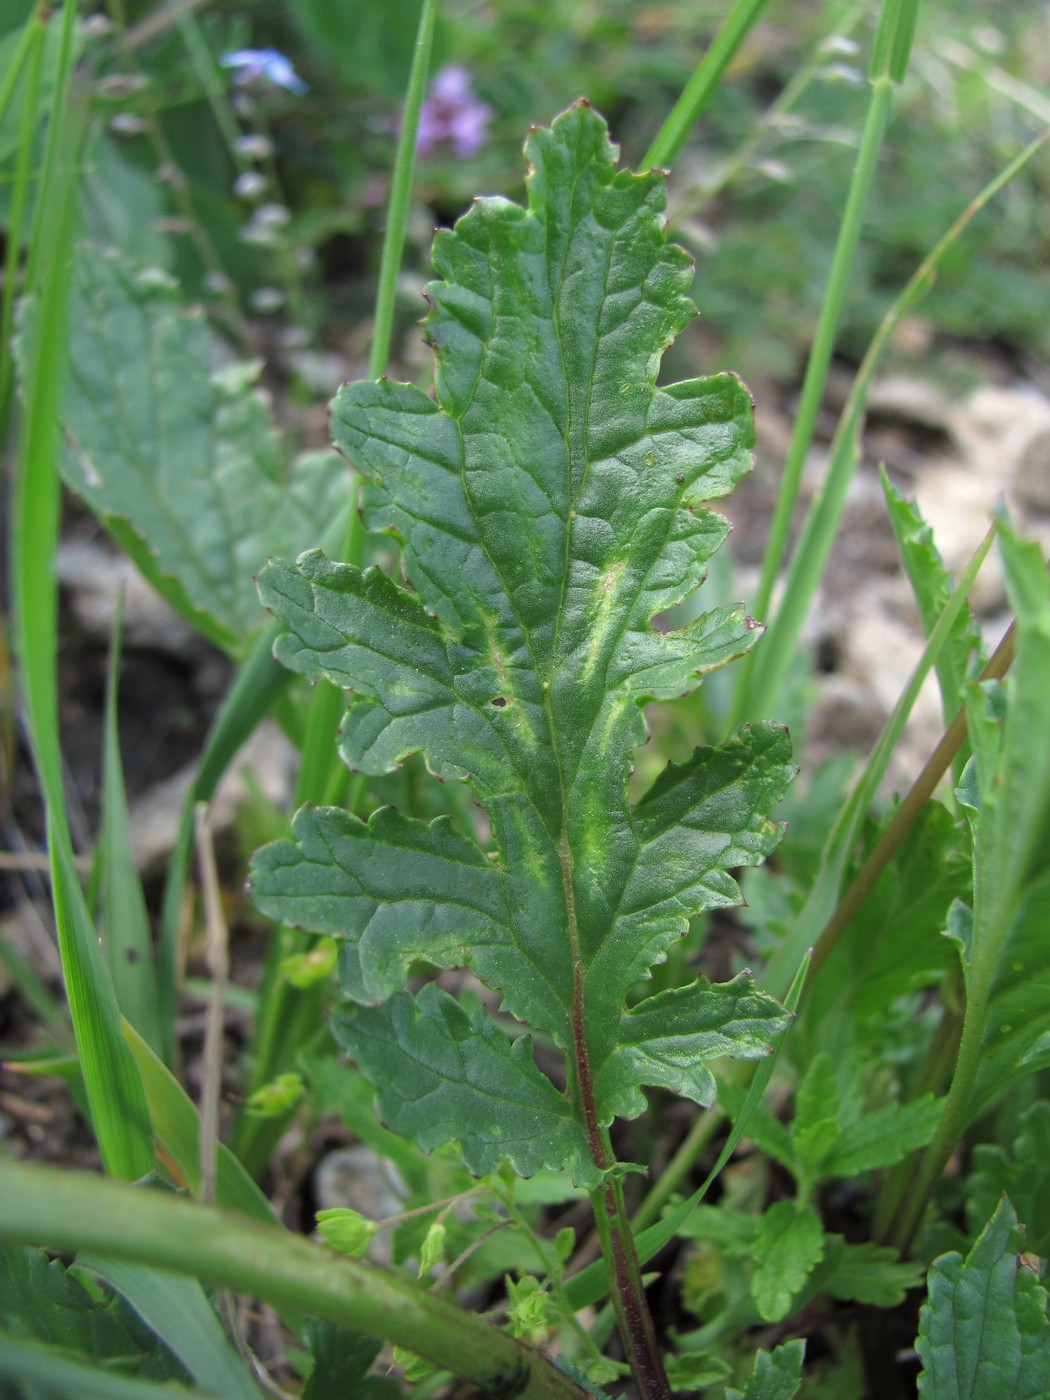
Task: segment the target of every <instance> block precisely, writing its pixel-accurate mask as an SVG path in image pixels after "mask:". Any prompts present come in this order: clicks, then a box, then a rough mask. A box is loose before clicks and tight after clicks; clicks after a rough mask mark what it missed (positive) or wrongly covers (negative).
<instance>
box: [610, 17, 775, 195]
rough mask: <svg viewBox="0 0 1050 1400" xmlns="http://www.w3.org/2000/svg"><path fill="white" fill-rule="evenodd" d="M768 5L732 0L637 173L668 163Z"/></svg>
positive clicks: (683, 142) (675, 154) (682, 143)
mask: <svg viewBox="0 0 1050 1400" xmlns="http://www.w3.org/2000/svg"><path fill="white" fill-rule="evenodd" d="M768 3H769V0H735V4H734V5H733V8H732V9H731V10H730V12H729V14H728V15H727V16H726V20H725V23H724V24H723V25H722V28H721V29H720V30H719V31H718V34H717V35H716V36H715V39H714V42H713V43H712V45H711V47H710V48H709V49H708V50H707V52H706V53H705V54H704V56H703V58H702V59H701V60H700V62H699V63H698V64H697V66H696V69H695V70H694V72H693V76H692V77H691V78H690V79H689V81H688V83H687V84H686V85H685V88H684V90H683V92H682V95H681V97H679V99H678V101H677V102H676V103H675V104H674V106H673V107H672V108H671V111H670V112H669V113H668V116H667V119H666V121H665V122H664V124H663V126H662V127H661V128H660V130H659V131H658V132H657V133H656V136H655V138H654V139H653V143H652V145H651V146H650V147H649V149H648V150H647V151H646V153H645V155H644V156H643V158H642V160H641V163H640V164H639V166H638V168H639V170H651V169H652V168H653V166H668V165H670V164H671V162H672V161H673V160H674V158H675V156H677V154H678V152H679V151H680V150H681V149H682V147H683V146H684V145H685V142H686V138H687V137H688V135H689V133H690V131H691V130H692V129H693V127H694V126H695V124H696V122H697V120H698V118H699V116H700V113H701V112H702V111H703V110H704V108H705V107H706V106H707V104H708V102H709V101H710V99H711V95H712V94H713V93H714V91H715V89H716V88H717V87H718V84H719V83H720V82H721V80H722V74H723V73H724V72H725V71H726V69H727V68H728V67H729V65H730V63H731V62H732V61H733V58H734V57H735V56H736V53H737V51H738V50H739V48H740V45H741V44H742V43H743V42H744V40H745V39H746V38H747V35H748V32H749V30H750V29H751V28H752V26H753V25H754V23H755V21H756V20H757V19H758V17H759V15H760V14H761V13H762V11H763V10H764V9H765V7H766V5H767V4H768Z"/></svg>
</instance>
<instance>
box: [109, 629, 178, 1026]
mask: <svg viewBox="0 0 1050 1400" xmlns="http://www.w3.org/2000/svg"><path fill="white" fill-rule="evenodd" d="M122 612H123V608H122V605H121V604H119V603H118V606H117V611H116V614H115V615H114V620H113V640H112V644H111V647H110V655H109V674H108V676H107V679H106V702H105V711H104V715H103V740H102V850H101V893H102V899H101V914H102V929H103V934H102V947H103V949H104V951H105V954H106V961H107V963H108V964H109V971H110V975H111V977H112V978H113V989H114V992H115V993H116V998H117V1005H118V1006H119V1007H120V1010H121V1013H122V1014H123V1015H124V1016H126V1017H127V1018H128V1020H129V1021H130V1022H131V1024H132V1025H133V1026H134V1027H135V1028H136V1030H137V1031H138V1032H139V1034H140V1035H142V1036H143V1037H144V1038H145V1039H146V1040H147V1041H148V1042H149V1044H150V1045H151V1046H152V1047H153V1049H154V1050H156V1051H157V1052H158V1053H160V1051H161V1049H162V1047H163V1046H164V1045H165V1044H166V1043H167V1041H168V1039H169V1036H168V1035H165V1030H164V1027H163V1026H162V1025H161V1020H160V1002H159V999H158V996H157V979H156V972H155V969H154V960H153V939H152V934H151V931H150V922H149V913H148V911H147V909H146V897H145V895H144V894H143V891H142V882H141V880H140V879H139V874H138V870H137V869H136V867H135V859H134V856H133V855H132V849H131V821H130V817H129V814H128V798H127V789H126V788H125V785H124V768H123V764H122V762H121V756H120V731H119V727H118V719H117V688H118V683H119V676H120V652H121V647H120V627H121V616H122Z"/></svg>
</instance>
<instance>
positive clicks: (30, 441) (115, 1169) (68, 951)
mask: <svg viewBox="0 0 1050 1400" xmlns="http://www.w3.org/2000/svg"><path fill="white" fill-rule="evenodd" d="M75 17H76V6H75V4H73V3H72V0H67V3H66V4H65V6H64V8H63V11H62V17H61V22H62V26H63V29H62V47H61V52H60V60H59V69H58V73H59V78H58V84H57V88H56V99H55V108H54V112H53V114H52V119H51V125H50V127H49V130H48V138H47V147H46V152H45V160H44V169H43V172H42V177H41V182H40V199H39V204H38V209H37V216H38V217H37V218H36V219H35V220H34V239H35V242H34V244H33V246H32V247H31V249H30V257H29V269H28V272H27V286H28V290H29V291H30V292H34V293H36V294H37V296H38V302H39V331H40V334H39V336H38V337H37V341H36V344H35V346H34V349H33V352H32V355H31V356H30V359H29V363H28V364H27V366H26V372H25V381H24V386H23V387H24V398H25V411H24V416H23V421H22V428H21V432H20V437H19V444H18V453H17V459H16V468H15V482H14V493H13V494H14V508H13V511H12V532H13V539H12V560H13V593H14V615H15V620H16V626H17V637H18V657H19V661H20V679H21V684H22V691H23V695H24V698H25V707H26V718H27V722H28V727H29V732H30V736H31V741H32V747H33V753H34V757H35V759H36V765H37V772H38V775H39V778H40V783H41V786H42V788H43V791H44V799H45V805H46V809H47V833H48V847H49V850H50V855H51V877H52V897H53V899H54V906H55V920H56V924H57V928H58V939H59V950H60V953H61V958H62V968H63V975H64V979H65V987H66V995H67V998H68V1000H69V1005H70V1010H71V1013H72V1017H73V1030H74V1035H75V1037H76V1043H77V1052H78V1055H79V1057H80V1063H81V1069H82V1072H83V1076H84V1086H85V1091H86V1093H87V1098H88V1103H89V1105H90V1109H91V1117H92V1124H93V1127H94V1130H95V1134H96V1137H97V1139H98V1144H99V1150H100V1152H101V1154H102V1159H103V1162H104V1163H105V1165H106V1169H107V1171H109V1172H111V1173H112V1174H113V1175H116V1176H127V1177H137V1176H141V1175H143V1174H144V1173H145V1172H147V1171H148V1170H149V1169H150V1167H151V1166H152V1163H153V1153H152V1149H151V1145H150V1137H149V1118H148V1114H147V1112H146V1103H145V1098H144V1096H143V1093H142V1085H141V1082H140V1081H139V1077H138V1072H137V1070H136V1069H135V1065H134V1063H133V1061H132V1059H131V1057H130V1055H129V1054H128V1052H127V1050H126V1047H125V1046H124V1043H123V1039H122V1038H121V1035H120V1023H119V1013H118V1011H117V1004H116V998H115V996H114V992H113V984H112V981H111V979H110V976H109V971H108V969H107V967H106V965H105V963H104V961H103V959H102V955H101V952H100V950H99V947H98V941H97V939H96V937H95V930H94V928H93V927H92V924H91V919H90V917H89V915H88V910H87V905H86V902H85V899H84V894H83V890H82V889H81V886H80V882H79V879H78V877H77V872H76V867H75V863H74V860H73V846H72V840H71V837H70V833H69V826H68V822H67V819H66V813H65V795H64V792H63V786H62V763H61V755H60V749H59V740H58V694H57V666H56V661H57V626H56V618H57V601H58V599H57V583H56V579H55V573H54V569H53V567H52V561H53V558H54V552H55V546H56V542H57V534H58V520H59V500H60V495H59V478H58V451H59V440H58V428H57V425H58V422H59V414H60V406H61V403H62V390H63V376H64V368H65V366H64V355H65V345H66V324H65V322H66V309H67V301H68V293H69V261H70V251H71V248H72V242H73V233H74V176H73V173H72V171H73V169H74V168H75V160H74V159H73V149H72V147H73V145H74V144H75V141H74V133H75V130H76V128H77V123H78V119H79V112H76V113H73V114H72V115H71V107H70V93H69V80H70V71H71V59H72V48H73V33H74V21H75ZM41 208H46V210H47V217H46V218H44V217H43V216H41V215H40V209H41Z"/></svg>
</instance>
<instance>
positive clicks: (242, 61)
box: [219, 49, 307, 96]
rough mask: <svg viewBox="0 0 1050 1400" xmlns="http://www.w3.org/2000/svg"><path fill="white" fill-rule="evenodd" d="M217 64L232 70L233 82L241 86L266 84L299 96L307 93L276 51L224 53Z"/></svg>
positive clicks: (294, 73) (288, 64) (261, 50)
mask: <svg viewBox="0 0 1050 1400" xmlns="http://www.w3.org/2000/svg"><path fill="white" fill-rule="evenodd" d="M219 62H220V63H221V64H222V66H223V67H224V68H232V69H233V70H234V72H233V81H234V82H235V83H238V84H240V85H241V86H247V85H248V84H249V83H258V82H266V83H272V84H273V85H274V87H283V88H284V89H285V90H286V91H287V92H294V93H296V94H297V95H300V96H301V95H302V93H304V92H306V91H307V87H306V84H305V83H304V82H303V80H302V78H300V77H299V74H298V73H297V72H296V71H295V69H294V68H293V67H292V65H291V62H290V61H289V60H288V59H287V58H285V56H284V54H283V53H278V52H277V50H276V49H236V50H235V51H234V52H233V53H224V54H223V56H222V58H220V59H219Z"/></svg>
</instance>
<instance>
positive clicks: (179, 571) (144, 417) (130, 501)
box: [63, 245, 347, 654]
mask: <svg viewBox="0 0 1050 1400" xmlns="http://www.w3.org/2000/svg"><path fill="white" fill-rule="evenodd" d="M70 334H71V342H70V347H69V383H68V386H67V392H66V404H65V410H64V414H63V426H64V428H65V432H66V441H67V452H66V454H65V459H64V462H63V475H64V476H65V480H66V483H67V485H69V486H70V487H72V489H73V490H74V491H76V492H77V494H78V495H80V496H82V497H83V499H84V500H85V501H87V503H88V504H89V505H90V506H91V508H92V510H94V511H95V512H96V513H97V514H98V515H99V516H100V517H101V518H102V519H103V521H104V522H105V523H106V524H107V525H108V526H110V528H111V529H112V530H113V531H114V533H115V534H116V535H117V537H118V539H119V542H120V543H121V545H122V546H124V547H126V548H127V549H128V551H129V552H130V553H131V554H132V557H133V558H134V559H135V561H136V563H137V564H138V566H139V567H140V568H141V569H142V571H143V572H144V574H145V575H146V577H147V578H148V579H149V581H150V582H151V583H152V584H153V585H154V586H155V587H156V588H158V590H159V591H160V592H161V593H162V594H163V595H164V596H165V597H166V598H167V599H168V601H169V602H171V603H172V604H173V606H175V607H176V608H177V609H178V610H179V611H181V612H183V613H184V614H186V615H187V616H188V617H189V620H190V621H191V622H194V623H195V625H197V626H200V627H201V628H202V629H203V630H205V631H206V633H207V634H208V635H209V636H211V637H212V639H213V640H214V641H217V642H218V643H219V644H220V645H223V646H225V647H226V648H227V650H230V651H233V652H235V653H238V654H240V653H241V652H242V651H243V650H244V643H245V639H246V638H247V637H248V636H249V635H250V634H251V633H252V632H254V631H257V630H258V628H259V626H260V624H261V622H262V619H261V617H260V614H259V606H258V600H257V598H256V596H255V593H254V589H253V586H252V577H253V575H254V574H255V573H257V572H258V570H259V569H260V568H261V567H262V566H263V564H265V562H266V560H267V558H268V557H269V556H270V555H273V554H287V553H289V552H291V553H294V552H295V551H297V550H299V549H301V548H303V547H304V546H306V545H307V544H309V543H310V542H311V540H312V539H314V538H316V533H317V530H318V522H324V521H326V520H327V519H329V518H330V517H331V516H332V515H333V514H334V513H336V512H338V510H339V509H340V508H341V507H342V506H343V505H344V504H345V502H346V497H347V481H346V473H345V469H342V470H341V469H340V466H339V464H338V462H337V459H336V458H335V457H334V456H333V455H332V454H331V453H327V452H326V453H316V452H315V453H310V454H308V455H306V456H304V457H302V458H300V459H299V461H297V462H296V463H295V465H294V467H293V468H292V470H291V471H289V469H288V467H287V465H286V462H285V458H284V455H283V450H282V447H281V444H280V441H279V438H278V436H277V432H276V429H275V427H274V423H273V417H272V413H271V411H270V408H269V405H268V403H267V401H266V399H265V397H264V396H263V395H262V394H261V393H260V392H259V391H258V390H257V389H255V388H253V387H251V385H250V384H248V383H244V382H241V383H236V382H230V381H229V380H228V378H227V380H225V381H224V380H223V378H222V377H221V376H213V375H212V373H211V361H212V353H213V351H212V337H211V333H210V331H209V329H208V326H207V323H206V321H205V320H204V318H203V316H202V315H201V314H200V313H199V311H197V312H194V311H188V310H186V309H185V308H183V306H182V305H181V304H180V303H179V300H178V297H177V293H176V288H175V284H174V283H173V282H172V281H171V280H170V279H169V278H167V277H166V276H165V275H164V274H162V273H157V272H149V271H143V270H136V269H134V268H130V267H128V266H127V265H126V264H125V263H124V262H123V261H122V260H120V259H118V258H117V257H115V256H110V255H108V254H106V253H103V252H101V251H99V250H98V249H97V248H95V247H92V246H91V245H85V246H82V247H81V248H80V249H79V250H78V252H77V257H76V264H75V274H74V286H73V295H72V299H71V308H70Z"/></svg>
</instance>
